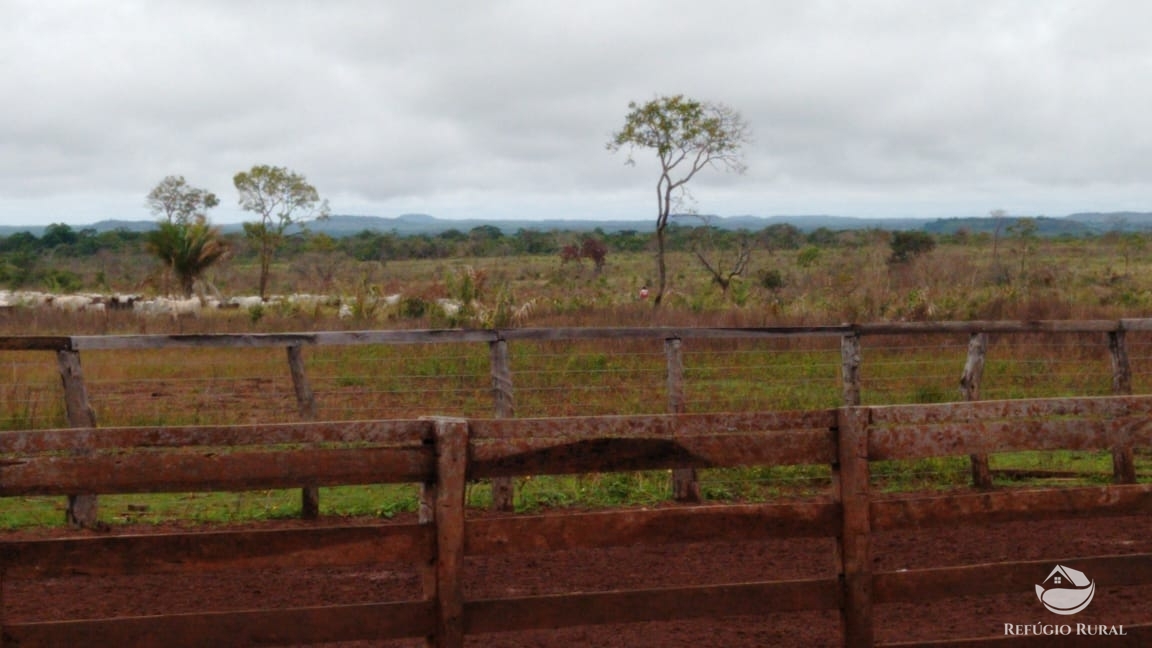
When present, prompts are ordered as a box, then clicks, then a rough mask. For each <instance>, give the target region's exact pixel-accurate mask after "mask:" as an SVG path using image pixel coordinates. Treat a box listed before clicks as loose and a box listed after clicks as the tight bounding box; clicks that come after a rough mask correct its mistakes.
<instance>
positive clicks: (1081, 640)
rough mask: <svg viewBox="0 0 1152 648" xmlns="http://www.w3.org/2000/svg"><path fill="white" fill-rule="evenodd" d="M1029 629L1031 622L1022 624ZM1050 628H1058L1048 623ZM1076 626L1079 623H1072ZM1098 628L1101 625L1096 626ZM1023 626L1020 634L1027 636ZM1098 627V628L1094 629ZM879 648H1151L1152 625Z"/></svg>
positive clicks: (997, 636)
mask: <svg viewBox="0 0 1152 648" xmlns="http://www.w3.org/2000/svg"><path fill="white" fill-rule="evenodd" d="M1021 625H1022V626H1023V627H1027V626H1028V625H1030V624H1028V623H1027V622H1025V623H1023V624H1021ZM1047 625H1049V626H1051V625H1058V624H1055V623H1048V624H1047ZM1070 625H1073V626H1074V627H1075V625H1076V624H1070ZM1096 625H1098V624H1096ZM1023 627H1022V628H1021V629H1020V630H1019V632H1021V633H1023V632H1025V630H1024V629H1023ZM1094 627H1096V626H1094ZM876 645H877V647H878V648H921V647H924V646H927V647H929V648H1094V647H1095V646H1100V645H1107V646H1108V647H1109V648H1147V646H1152V624H1147V623H1135V624H1128V623H1125V624H1124V636H1109V637H1103V636H1091V635H1084V636H1077V635H1069V636H1051V635H1043V634H1040V635H1019V636H1006V635H994V636H991V637H978V638H972V639H941V640H938V641H908V642H904V641H898V642H894V643H882V644H876Z"/></svg>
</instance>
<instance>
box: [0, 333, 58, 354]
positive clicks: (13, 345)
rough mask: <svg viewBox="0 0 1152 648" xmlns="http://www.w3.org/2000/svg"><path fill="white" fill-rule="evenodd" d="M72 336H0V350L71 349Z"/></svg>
mask: <svg viewBox="0 0 1152 648" xmlns="http://www.w3.org/2000/svg"><path fill="white" fill-rule="evenodd" d="M75 348H76V347H74V346H73V345H72V338H70V337H63V336H48V335H7V336H3V337H0V351H72V350H75Z"/></svg>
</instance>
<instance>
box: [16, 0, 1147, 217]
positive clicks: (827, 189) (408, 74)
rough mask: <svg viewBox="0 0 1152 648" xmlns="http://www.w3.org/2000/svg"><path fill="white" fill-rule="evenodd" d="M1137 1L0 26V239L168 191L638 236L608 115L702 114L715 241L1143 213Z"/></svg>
mask: <svg viewBox="0 0 1152 648" xmlns="http://www.w3.org/2000/svg"><path fill="white" fill-rule="evenodd" d="M1150 25H1152V2H1147V1H1146V0H1095V1H1092V0H1082V1H1058V0H1019V1H1015V2H1013V1H1009V0H997V1H992V0H988V1H982V0H957V1H944V0H940V1H935V0H889V1H880V0H875V1H873V0H836V1H831V0H828V1H820V0H794V1H787V2H785V1H781V0H753V1H749V2H738V1H726V0H708V1H707V2H702V1H700V0H693V1H690V2H679V1H675V0H653V1H651V2H640V1H629V0H610V1H608V0H605V1H600V0H582V1H581V2H571V1H570V0H565V1H555V2H553V1H550V0H523V1H500V0H492V1H479V0H477V1H465V0H458V1H454V2H437V1H434V0H421V1H420V2H415V1H409V0H403V1H401V0H394V1H393V0H389V1H367V0H366V1H362V2H353V1H338V0H326V1H324V2H319V1H315V2H290V1H286V0H279V1H271V0H268V1H258V0H226V1H225V0H219V1H215V0H199V1H197V0H185V1H181V2H175V1H172V2H167V1H163V0H140V1H138V2H130V1H114V0H103V1H95V0H91V1H86V2H85V1H75V2H73V1H67V0H52V1H51V2H46V1H45V0H0V224H21V225H27V224H46V223H51V222H67V223H70V224H86V223H92V222H95V221H97V220H101V219H105V218H122V219H132V220H145V219H150V218H152V215H151V214H150V213H149V212H148V210H147V208H146V207H145V205H144V197H145V195H146V194H147V193H148V192H149V191H150V190H151V189H152V188H153V187H154V186H155V185H156V184H157V183H158V182H159V181H160V180H161V179H163V178H164V177H165V176H167V175H183V176H184V177H185V178H186V179H187V180H188V182H189V183H191V184H192V185H194V186H198V187H203V188H206V189H209V190H211V191H213V192H215V193H216V194H217V195H218V196H219V197H220V200H221V206H220V207H219V208H218V209H217V210H215V211H214V212H213V214H212V217H213V220H215V221H216V222H222V223H223V222H237V221H241V220H245V219H246V214H245V213H244V212H241V211H239V210H238V209H237V208H236V191H235V188H234V187H233V185H232V176H233V175H234V174H235V173H236V172H238V171H241V170H246V169H248V168H250V167H252V166H253V165H256V164H271V165H276V166H284V167H288V168H290V169H292V170H294V171H298V172H300V173H302V174H304V175H305V176H306V177H307V178H308V180H309V181H311V182H312V183H313V184H314V185H315V186H316V188H317V189H318V190H319V191H320V193H321V194H322V195H323V196H324V197H326V198H328V199H329V201H330V203H331V208H332V212H333V213H340V214H370V215H378V216H387V217H392V216H398V215H400V214H403V213H413V212H417V213H428V214H432V215H434V216H440V217H480V218H482V217H515V218H524V219H531V218H540V217H553V218H555V217H568V218H587V217H591V218H609V217H611V218H622V217H623V218H635V219H649V218H654V216H655V209H656V205H655V195H654V186H655V181H656V167H655V166H654V164H653V160H652V159H650V158H651V157H652V155H651V154H650V153H646V152H638V153H637V154H636V158H637V161H638V164H637V165H636V166H634V167H633V166H626V165H625V164H624V162H625V158H626V155H624V154H623V153H618V154H615V155H613V154H612V153H610V152H609V151H607V150H606V149H605V143H606V142H607V140H608V139H609V138H610V136H611V133H612V131H613V130H614V129H617V128H619V127H620V125H621V124H622V123H623V118H624V115H625V114H626V113H627V109H628V102H629V101H631V100H636V101H646V100H649V99H652V98H654V97H656V96H657V95H664V94H678V93H683V94H686V95H688V96H691V97H694V98H697V99H701V100H707V101H713V102H720V103H725V104H728V105H729V106H731V107H733V108H735V109H736V110H737V111H739V112H740V113H741V114H742V115H743V116H744V118H745V120H746V121H747V122H748V123H749V125H750V126H751V129H752V133H753V141H752V142H751V143H750V144H749V145H748V147H747V149H746V162H747V165H748V171H747V172H746V173H745V174H744V175H725V174H723V173H720V172H709V171H706V172H704V173H703V174H702V175H700V176H697V178H696V179H695V180H693V182H692V185H691V187H692V190H693V194H694V197H695V201H696V204H695V209H696V210H697V211H699V212H701V213H712V214H719V215H723V216H735V215H743V214H756V215H764V216H767V215H773V214H838V215H845V216H868V217H872V216H877V217H878V216H927V217H937V216H979V215H985V214H987V213H988V212H989V211H990V210H993V209H1005V210H1007V211H1008V212H1009V213H1010V214H1012V215H1050V216H1058V215H1065V214H1067V213H1071V212H1076V211H1087V210H1091V211H1120V210H1137V211H1152V128H1150V127H1149V126H1150V124H1152V39H1150V38H1149V36H1148V28H1149V26H1150Z"/></svg>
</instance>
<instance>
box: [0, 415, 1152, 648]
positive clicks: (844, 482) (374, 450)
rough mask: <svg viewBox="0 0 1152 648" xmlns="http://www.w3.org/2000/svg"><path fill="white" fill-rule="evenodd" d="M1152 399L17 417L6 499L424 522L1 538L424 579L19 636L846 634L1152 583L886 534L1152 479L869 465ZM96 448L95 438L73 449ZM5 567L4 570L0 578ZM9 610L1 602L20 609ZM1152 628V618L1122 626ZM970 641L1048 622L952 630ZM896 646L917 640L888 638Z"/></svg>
mask: <svg viewBox="0 0 1152 648" xmlns="http://www.w3.org/2000/svg"><path fill="white" fill-rule="evenodd" d="M1150 415H1152V397H1134V396H1128V397H1097V398H1074V399H1045V400H1018V401H985V402H969V403H963V402H961V403H951V404H941V405H908V406H885V407H844V408H840V409H832V410H815V411H802V412H750V413H739V414H681V415H660V416H608V417H579V418H552V419H476V420H464V419H450V418H438V419H429V420H393V421H358V422H336V423H333V422H306V423H294V424H278V425H249V426H192V427H135V428H108V429H100V430H96V429H92V428H77V429H60V430H46V431H24V432H12V433H6V434H3V435H0V456H2V457H3V458H4V461H3V462H2V464H0V496H15V495H31V494H44V495H64V494H69V493H82V494H85V495H91V494H104V493H142V492H165V491H174V492H185V491H206V490H249V489H258V488H280V487H292V486H293V485H298V484H300V483H308V484H314V485H322V486H326V485H336V484H367V483H397V482H417V483H422V484H425V489H424V491H423V493H424V498H425V503H426V504H427V506H426V509H425V510H427V511H428V514H427V516H425V520H424V522H423V523H418V524H390V525H384V526H380V525H375V526H338V527H314V528H295V529H281V530H251V529H249V530H226V531H211V532H198V533H189V534H179V535H174V534H164V535H147V534H145V535H131V536H114V535H113V536H100V535H97V536H80V537H74V538H68V539H32V540H13V539H11V538H7V539H3V540H0V574H2V576H3V579H4V580H6V581H12V580H16V579H41V578H51V577H58V576H64V575H69V574H89V575H93V574H95V575H100V574H140V573H147V572H150V571H156V572H165V573H177V574H178V573H187V572H203V571H210V570H253V569H268V568H289V567H301V566H309V567H315V566H348V565H372V564H376V563H393V562H397V561H404V562H408V563H410V564H412V565H415V566H417V568H418V569H420V570H422V573H423V579H422V580H423V583H424V586H423V596H422V597H421V598H419V599H418V600H410V601H401V602H389V603H381V602H372V601H369V602H364V603H362V604H352V605H337V606H325V607H304V608H291V609H265V610H242V611H235V610H233V611H229V610H205V611H202V612H197V613H188V614H170V615H160V616H148V617H133V618H108V619H80V620H70V621H45V622H9V621H8V620H7V619H6V618H4V617H2V616H0V625H2V636H3V638H4V639H3V641H4V643H5V645H8V644H11V645H20V646H47V645H136V646H165V647H170V646H201V645H225V644H227V645H249V644H292V643H313V642H315V643H319V642H336V641H350V640H380V639H387V638H403V637H428V641H429V642H430V643H431V644H432V645H437V646H460V645H462V643H463V638H464V637H465V636H466V635H483V634H487V633H496V632H507V631H518V630H525V629H533V628H546V629H551V628H563V627H568V626H577V625H594V624H607V623H628V622H640V621H654V620H670V619H688V618H704V617H718V616H730V615H756V614H767V613H773V612H788V611H797V610H839V612H840V618H841V636H842V638H843V644H844V645H846V646H872V645H875V641H874V635H875V628H874V625H873V623H874V621H873V620H874V618H875V616H874V614H873V608H874V606H876V605H880V604H886V603H895V602H920V601H932V600H940V599H946V598H950V597H958V596H971V595H988V594H998V593H1011V594H1018V595H1020V596H1022V597H1032V596H1033V593H1032V591H1033V587H1034V585H1035V584H1036V583H1040V582H1043V581H1044V579H1045V575H1046V574H1047V573H1048V571H1049V570H1050V569H1051V567H1052V565H1054V564H1057V563H1059V564H1072V565H1075V566H1077V568H1079V569H1083V570H1085V571H1087V572H1090V573H1091V575H1092V577H1093V578H1094V579H1095V580H1096V581H1097V582H1099V583H1101V584H1107V585H1109V586H1127V585H1142V584H1152V554H1139V555H1123V556H1115V555H1109V556H1052V557H1051V558H1050V559H1049V560H1044V561H1029V562H1007V563H998V564H982V565H968V566H959V567H946V568H935V569H914V570H907V571H905V570H900V571H894V572H877V571H874V569H873V561H872V552H871V544H872V539H873V534H874V533H876V532H879V531H888V530H892V529H923V528H931V527H940V526H945V525H979V524H987V523H994V522H1004V521H1014V520H1042V519H1060V518H1085V517H1106V516H1123V515H1134V514H1146V513H1147V512H1148V511H1150V510H1152V484H1126V485H1110V486H1099V487H1085V488H1070V489H1059V490H1054V489H1048V490H1043V489H1041V490H1005V491H998V492H991V493H987V492H984V493H960V494H949V495H940V496H929V497H915V498H909V499H895V500H893V499H889V498H875V497H873V494H872V491H871V480H870V469H869V464H870V462H871V461H877V460H906V459H917V458H923V457H935V456H955V455H964V454H972V453H991V452H1006V451H1017V450H1052V449H1074V450H1099V449H1106V448H1112V447H1116V446H1125V447H1133V446H1136V447H1141V448H1147V447H1150V446H1152V423H1149V421H1150V418H1149V417H1150ZM80 449H82V450H83V451H84V456H75V455H74V454H71V453H75V452H76V451H77V450H80ZM792 464H804V465H808V464H826V465H829V466H831V468H832V475H833V479H832V486H831V490H830V492H829V495H828V497H824V498H813V499H812V500H811V501H804V502H791V503H776V504H773V503H767V504H756V505H748V504H741V505H715V506H696V505H681V506H674V507H669V508H662V509H656V510H617V511H605V512H593V513H560V514H547V515H534V516H500V517H487V518H484V519H472V520H469V519H466V518H465V506H464V503H465V488H466V481H467V480H471V479H479V478H495V477H512V476H517V475H540V474H569V473H587V472H611V471H624V470H627V471H631V470H643V469H699V468H713V467H730V466H744V465H792ZM795 537H802V538H803V537H812V538H834V539H835V550H834V556H833V559H834V560H835V561H836V572H837V573H836V574H835V575H832V576H828V577H825V578H816V579H806V580H791V581H763V582H742V583H729V584H721V585H707V586H697V587H687V586H686V587H676V588H665V589H648V590H643V589H642V590H616V591H604V592H594V593H589V592H580V593H569V594H558V595H550V596H528V597H508V598H498V599H483V600H476V599H467V598H465V596H464V593H463V585H462V584H463V571H464V568H465V565H464V558H465V556H467V555H492V554H504V555H519V554H523V553H527V552H533V551H541V550H570V549H579V548H592V547H610V546H623V545H636V544H643V545H659V544H667V543H681V542H702V541H710V540H711V541H756V540H764V539H771V538H795ZM3 585H4V583H3V582H0V586H3ZM0 612H2V611H0ZM1124 629H1125V631H1126V632H1127V635H1128V636H1127V640H1128V641H1129V643H1128V644H1126V645H1152V624H1135V625H1133V624H1129V623H1125V624H1124ZM941 639H946V640H948V643H944V644H941V645H956V646H960V645H963V646H983V645H987V646H993V645H995V646H1000V645H1021V646H1023V645H1037V644H1035V642H1036V639H1037V638H1036V637H1009V638H1008V639H1005V638H1004V637H995V638H984V639H981V638H974V639H966V640H961V639H960V638H957V637H942V638H941ZM892 645H899V644H892Z"/></svg>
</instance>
